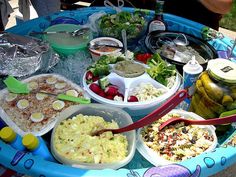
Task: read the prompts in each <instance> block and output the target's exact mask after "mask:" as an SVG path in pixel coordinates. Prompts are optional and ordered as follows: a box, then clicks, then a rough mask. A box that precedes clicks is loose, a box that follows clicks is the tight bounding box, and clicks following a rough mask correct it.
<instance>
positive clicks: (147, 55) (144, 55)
mask: <svg viewBox="0 0 236 177" xmlns="http://www.w3.org/2000/svg"><path fill="white" fill-rule="evenodd" d="M151 57H152V54H150V53H142V54H137V55H136V57H135V58H136V60H138V61H141V62H143V63H145V64H146V63H147V60H148V59H149V58H151Z"/></svg>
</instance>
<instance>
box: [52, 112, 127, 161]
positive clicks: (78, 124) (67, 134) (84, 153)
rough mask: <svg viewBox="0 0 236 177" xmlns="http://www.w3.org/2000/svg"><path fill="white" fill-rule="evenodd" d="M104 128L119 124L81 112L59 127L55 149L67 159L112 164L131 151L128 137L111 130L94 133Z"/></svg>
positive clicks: (56, 131) (55, 137)
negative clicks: (98, 133) (95, 134)
mask: <svg viewBox="0 0 236 177" xmlns="http://www.w3.org/2000/svg"><path fill="white" fill-rule="evenodd" d="M104 128H114V129H115V128H118V124H117V123H116V122H115V121H112V122H106V121H105V120H104V119H103V118H102V117H100V116H88V115H82V114H79V115H77V116H74V117H73V118H70V119H66V120H64V121H62V122H61V123H60V124H59V125H58V126H57V127H56V130H55V134H54V137H53V138H54V139H53V142H54V147H55V150H56V151H57V153H58V154H60V155H61V156H63V157H64V158H67V159H70V160H75V161H78V162H84V163H96V164H98V163H112V162H118V161H121V160H123V159H125V157H126V156H127V154H128V150H127V148H128V141H127V138H126V136H124V135H122V134H114V135H113V134H112V132H105V133H103V134H101V135H99V136H91V133H93V132H94V131H96V130H101V129H104Z"/></svg>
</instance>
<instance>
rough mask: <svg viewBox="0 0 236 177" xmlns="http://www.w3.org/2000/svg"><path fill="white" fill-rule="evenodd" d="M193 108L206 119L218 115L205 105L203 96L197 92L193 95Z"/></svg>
mask: <svg viewBox="0 0 236 177" xmlns="http://www.w3.org/2000/svg"><path fill="white" fill-rule="evenodd" d="M191 106H192V109H194V112H195V113H196V114H198V115H199V116H201V117H204V118H205V119H210V118H214V117H216V113H214V112H213V111H212V110H211V109H209V108H208V107H207V106H205V105H204V103H203V102H202V100H201V96H200V95H199V94H198V93H195V94H194V95H193V97H192V101H191Z"/></svg>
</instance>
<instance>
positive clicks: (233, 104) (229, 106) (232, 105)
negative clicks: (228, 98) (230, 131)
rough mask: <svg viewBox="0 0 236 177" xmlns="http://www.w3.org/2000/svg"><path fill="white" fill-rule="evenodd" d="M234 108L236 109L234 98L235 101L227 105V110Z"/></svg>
mask: <svg viewBox="0 0 236 177" xmlns="http://www.w3.org/2000/svg"><path fill="white" fill-rule="evenodd" d="M233 109H236V100H234V102H233V103H231V104H229V105H228V106H227V110H229V111H230V110H233Z"/></svg>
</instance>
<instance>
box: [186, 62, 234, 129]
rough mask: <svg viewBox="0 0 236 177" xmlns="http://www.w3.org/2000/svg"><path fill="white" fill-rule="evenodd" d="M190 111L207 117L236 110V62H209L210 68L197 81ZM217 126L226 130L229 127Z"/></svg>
mask: <svg viewBox="0 0 236 177" xmlns="http://www.w3.org/2000/svg"><path fill="white" fill-rule="evenodd" d="M195 90H196V91H195V93H194V95H193V97H192V101H191V105H190V111H192V112H195V113H196V114H198V115H200V116H201V117H203V118H205V119H210V118H216V117H224V116H226V114H227V112H228V111H232V110H236V64H235V63H234V62H232V61H230V60H226V59H215V60H210V61H209V62H208V69H207V70H206V71H205V72H203V73H202V74H201V75H200V76H199V78H198V80H197V81H196V89H195ZM217 127H221V128H217V130H219V131H222V132H224V131H226V130H227V128H229V127H222V126H217Z"/></svg>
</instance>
